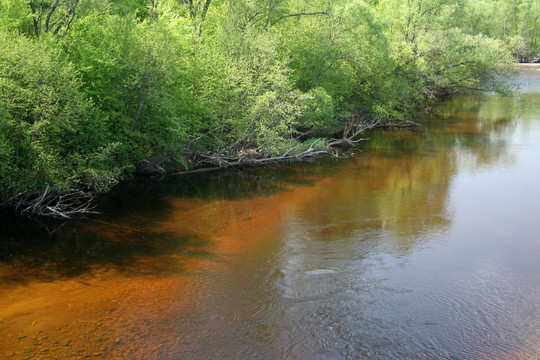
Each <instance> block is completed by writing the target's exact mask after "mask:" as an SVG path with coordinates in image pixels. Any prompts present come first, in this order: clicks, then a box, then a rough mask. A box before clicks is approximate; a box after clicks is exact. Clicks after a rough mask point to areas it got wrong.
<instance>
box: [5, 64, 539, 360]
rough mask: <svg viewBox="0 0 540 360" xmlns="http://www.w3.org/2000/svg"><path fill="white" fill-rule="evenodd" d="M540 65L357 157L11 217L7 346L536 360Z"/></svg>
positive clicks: (142, 187)
mask: <svg viewBox="0 0 540 360" xmlns="http://www.w3.org/2000/svg"><path fill="white" fill-rule="evenodd" d="M539 69H540V68H537V67H528V68H525V70H523V72H522V74H521V75H520V76H519V77H518V79H517V81H518V82H519V83H520V84H521V92H520V94H518V95H516V96H512V97H500V96H497V95H490V94H487V95H474V96H463V97H456V98H453V99H450V100H447V101H444V102H442V103H438V104H433V106H432V107H433V109H432V110H433V114H434V115H429V116H427V115H426V116H425V117H423V118H421V119H419V122H420V123H421V124H422V126H420V127H418V128H415V129H389V130H385V131H380V130H378V131H376V132H373V133H371V134H368V136H369V137H370V140H369V141H367V142H365V143H364V144H363V147H364V148H365V149H366V150H365V151H354V152H351V154H350V157H349V158H347V159H339V160H336V159H323V160H320V161H317V162H314V163H306V164H279V165H276V166H272V167H264V168H258V169H251V170H247V171H245V172H243V173H238V172H229V173H221V174H213V175H208V174H207V175H199V176H190V177H170V178H166V179H163V180H161V181H156V180H155V179H154V180H147V181H143V180H138V182H135V181H134V182H129V183H125V184H123V185H122V186H119V187H118V189H116V190H115V191H114V192H113V193H112V194H110V195H108V196H107V197H105V198H103V199H102V200H101V203H100V207H99V210H100V211H101V212H102V213H101V214H99V215H96V216H94V217H93V218H92V219H87V220H79V221H77V222H72V223H68V224H64V225H63V226H57V225H55V224H43V223H42V224H38V223H37V222H35V221H24V222H23V221H19V220H16V219H8V218H7V217H5V216H4V218H3V219H2V220H1V221H0V234H1V235H0V358H8V359H40V358H42V359H77V358H81V359H83V358H99V359H537V358H538V357H540V180H539V179H540V94H538V93H535V91H536V90H540V70H539Z"/></svg>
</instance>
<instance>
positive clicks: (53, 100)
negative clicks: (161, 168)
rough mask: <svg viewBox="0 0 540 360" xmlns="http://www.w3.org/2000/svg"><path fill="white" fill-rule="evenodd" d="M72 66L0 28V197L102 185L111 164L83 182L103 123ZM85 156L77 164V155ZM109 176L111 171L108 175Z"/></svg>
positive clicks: (43, 47)
mask: <svg viewBox="0 0 540 360" xmlns="http://www.w3.org/2000/svg"><path fill="white" fill-rule="evenodd" d="M80 88H81V83H80V82H79V81H78V80H77V78H76V73H75V71H74V69H73V67H72V66H71V65H70V64H69V63H67V62H65V61H63V60H62V59H61V57H60V56H59V54H58V52H57V51H55V50H54V49H51V48H50V47H49V46H47V45H46V44H45V43H40V42H35V41H33V40H32V39H28V38H25V37H23V36H19V35H15V34H14V33H7V32H0V104H1V108H0V109H1V110H0V128H1V129H2V137H1V138H0V140H1V145H0V157H1V158H2V160H3V161H2V164H3V165H2V178H1V181H0V184H1V186H0V189H1V192H2V194H1V196H2V197H8V196H11V195H14V194H15V193H16V192H20V191H23V192H24V191H33V190H38V189H40V188H43V187H45V185H51V186H53V187H54V188H56V189H58V190H66V189H69V188H71V187H73V186H77V185H80V184H84V186H86V187H92V188H93V187H96V188H100V189H103V188H104V187H106V185H107V184H109V183H110V181H109V180H108V177H110V176H113V177H115V176H116V175H117V172H118V169H117V168H116V167H115V166H114V165H112V164H109V165H110V166H108V167H107V169H106V171H104V172H102V173H101V176H100V177H96V178H94V180H93V182H92V184H89V183H87V182H83V181H82V178H83V177H84V174H85V173H86V172H92V171H94V167H93V165H96V164H97V162H96V160H95V159H96V157H99V156H102V154H101V151H100V147H102V146H104V144H106V142H104V134H105V133H106V131H105V128H104V122H103V119H102V117H101V116H100V113H99V112H98V111H96V109H95V108H94V106H93V104H92V102H91V101H89V100H88V99H86V98H85V96H84V93H83V92H82V91H81V89H80ZM81 158H84V159H85V161H84V162H81V161H79V159H81ZM109 174H112V175H109Z"/></svg>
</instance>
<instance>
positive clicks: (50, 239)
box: [0, 219, 218, 283]
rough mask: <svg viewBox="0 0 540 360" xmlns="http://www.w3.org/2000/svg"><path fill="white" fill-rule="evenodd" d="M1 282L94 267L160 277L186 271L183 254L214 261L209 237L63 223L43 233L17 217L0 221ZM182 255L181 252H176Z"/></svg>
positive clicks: (70, 273)
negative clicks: (54, 231)
mask: <svg viewBox="0 0 540 360" xmlns="http://www.w3.org/2000/svg"><path fill="white" fill-rule="evenodd" d="M0 233H2V234H5V237H4V238H3V239H2V240H1V241H0V266H2V267H3V268H4V270H6V269H8V268H10V269H11V271H3V272H2V271H0V281H1V282H3V283H24V282H26V281H29V280H32V279H39V280H41V281H53V280H56V279H63V278H73V277H79V276H81V275H84V274H85V273H88V272H90V271H91V270H92V269H93V268H94V267H95V266H102V267H105V268H107V269H109V270H115V271H118V272H120V273H122V274H124V275H126V276H132V275H133V276H141V275H143V276H144V275H150V276H160V275H166V274H170V273H177V272H182V271H185V269H184V267H183V260H182V259H183V258H187V259H189V258H204V259H205V260H209V261H218V259H217V258H216V257H215V256H214V255H213V254H212V253H211V252H210V251H209V250H208V247H209V245H210V244H211V242H210V240H208V239H201V238H199V237H197V236H195V235H192V234H185V235H181V236H179V235H177V234H172V233H159V232H151V231H142V230H139V229H135V228H127V227H122V226H120V225H118V226H115V225H109V224H99V223H98V224H94V225H88V226H87V225H84V224H79V225H78V226H76V225H75V224H68V225H66V226H64V227H63V228H62V229H60V230H59V231H57V232H56V233H55V234H53V235H48V234H47V233H46V230H45V229H44V228H43V227H42V226H41V225H39V224H36V225H35V226H33V225H32V224H31V223H28V222H20V221H18V220H16V219H13V221H9V222H7V221H6V222H1V223H0ZM179 254H181V256H179Z"/></svg>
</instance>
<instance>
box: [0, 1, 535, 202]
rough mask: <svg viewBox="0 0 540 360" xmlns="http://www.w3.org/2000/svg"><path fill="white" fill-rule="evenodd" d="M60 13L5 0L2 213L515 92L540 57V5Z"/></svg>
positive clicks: (0, 66)
mask: <svg viewBox="0 0 540 360" xmlns="http://www.w3.org/2000/svg"><path fill="white" fill-rule="evenodd" d="M54 4H55V2H53V1H41V0H38V1H29V2H23V1H16V0H0V162H1V163H2V167H1V168H0V186H1V187H0V203H2V202H3V201H4V200H5V199H9V198H10V197H11V196H13V195H15V194H18V193H23V194H26V193H31V192H33V191H39V190H40V189H43V188H44V187H46V186H52V187H54V188H55V189H57V190H62V191H67V190H69V189H72V188H81V187H82V188H87V189H91V190H95V191H103V190H106V189H107V188H108V187H110V186H111V184H113V183H114V182H115V181H117V180H118V179H119V178H120V177H121V176H122V174H124V173H125V172H130V171H136V170H137V169H139V167H140V168H143V167H144V168H147V164H149V163H150V164H154V165H159V166H170V167H178V166H185V165H186V164H187V162H188V161H187V159H186V153H185V151H186V149H187V148H189V149H190V151H194V152H199V154H202V153H205V152H211V153H218V154H222V155H224V154H241V153H242V151H246V150H250V151H255V152H256V153H258V154H262V155H272V154H284V153H286V152H287V151H288V150H290V149H291V148H293V147H295V150H294V151H293V152H291V153H298V152H302V151H303V150H302V149H304V150H305V149H306V147H307V148H309V146H311V145H312V146H313V147H321V146H323V143H322V142H317V143H316V144H311V145H310V142H309V141H307V142H306V143H305V144H304V145H301V143H300V139H305V138H307V137H310V136H325V135H327V134H329V133H332V134H333V133H336V132H338V131H340V130H341V129H343V127H344V126H345V124H346V123H347V122H348V121H349V119H350V118H351V116H353V117H355V118H356V117H358V115H361V117H364V118H367V119H377V120H381V121H385V120H392V121H394V120H396V119H397V120H399V119H405V118H407V117H409V116H411V114H412V113H413V112H414V111H415V110H416V109H418V107H419V106H420V104H421V102H422V100H424V99H425V98H426V97H432V96H440V95H446V94H450V93H454V92H457V91H462V90H466V89H472V88H479V87H482V86H488V85H489V86H492V87H494V88H498V89H501V91H506V88H505V86H504V82H503V81H501V79H503V78H502V77H501V74H503V73H504V71H505V69H507V68H508V64H509V63H510V62H511V61H510V57H509V53H510V52H512V53H514V54H515V55H517V56H525V55H526V56H529V55H531V54H533V53H535V51H536V47H537V41H536V38H537V35H536V32H537V31H536V22H537V19H538V9H537V3H536V1H533V0H512V1H510V0H499V1H495V0H458V1H447V0H410V1H401V0H377V1H373V0H371V1H362V0H339V1H329V0H310V1H304V0H270V1H269V0H247V1H228V2H224V1H222V2H219V1H210V0H204V1H197V2H190V1H183V0H160V1H146V0H127V1H121V2H115V1H109V0H107V1H101V0H85V1H76V0H66V1H62V2H58V3H57V4H56V5H58V6H56V5H54ZM486 14H488V15H489V16H486ZM501 84H502V85H501ZM195 140H196V141H195ZM141 164H144V166H141Z"/></svg>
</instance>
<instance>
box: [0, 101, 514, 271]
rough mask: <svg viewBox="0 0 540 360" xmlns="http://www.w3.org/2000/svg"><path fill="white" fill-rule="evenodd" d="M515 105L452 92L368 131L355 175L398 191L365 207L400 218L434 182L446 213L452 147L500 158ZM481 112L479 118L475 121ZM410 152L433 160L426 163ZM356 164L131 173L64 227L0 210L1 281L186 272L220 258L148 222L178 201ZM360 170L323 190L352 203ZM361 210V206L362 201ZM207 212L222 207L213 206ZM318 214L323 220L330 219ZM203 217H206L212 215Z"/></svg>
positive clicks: (287, 182) (250, 193)
mask: <svg viewBox="0 0 540 360" xmlns="http://www.w3.org/2000/svg"><path fill="white" fill-rule="evenodd" d="M486 103H487V105H486ZM483 104H484V105H483ZM512 104H513V101H510V100H504V99H503V100H501V99H500V98H498V97H495V96H492V97H490V98H488V99H487V100H486V99H484V100H482V101H480V100H479V99H478V98H477V97H462V98H455V99H452V100H449V101H446V102H444V103H443V104H441V105H440V106H439V107H438V109H439V111H438V114H437V115H435V117H436V118H438V119H442V121H440V120H437V121H431V120H433V119H426V120H425V121H424V120H420V121H421V122H422V126H421V127H418V128H414V129H410V130H404V129H399V130H397V129H387V130H383V131H380V130H378V131H375V132H371V133H369V134H367V136H368V137H370V140H369V142H368V143H366V145H365V146H366V147H369V148H370V149H371V150H370V152H371V153H372V154H373V156H371V160H367V161H357V163H358V170H361V171H362V174H366V173H369V176H371V177H373V179H370V178H368V179H364V182H363V183H362V184H364V185H363V186H364V187H365V188H366V189H365V191H366V194H367V191H368V189H371V188H377V189H380V190H384V189H386V190H388V189H389V188H392V187H394V188H395V189H396V191H395V192H394V193H395V194H396V196H390V197H389V198H388V199H386V198H381V196H384V193H385V192H379V193H376V194H373V193H369V196H367V195H366V199H363V201H364V203H370V202H373V206H372V207H373V208H374V209H380V211H381V212H382V210H383V209H386V208H388V209H395V208H397V209H404V210H403V212H404V214H403V216H400V217H397V218H402V217H403V218H407V216H408V215H407V214H406V213H405V212H406V210H407V209H410V206H408V205H407V204H408V203H410V202H411V201H412V199H413V198H414V199H423V198H426V199H428V198H429V199H431V198H432V197H433V196H434V195H433V193H434V189H439V188H440V189H441V190H440V191H441V194H440V196H437V199H439V200H438V201H434V200H429V199H428V200H429V201H428V200H426V201H427V202H430V204H431V203H433V204H435V203H437V204H440V205H439V207H440V208H441V209H439V210H437V209H431V208H430V207H429V206H428V208H430V209H431V211H432V213H436V214H442V215H441V216H443V215H444V211H443V210H444V209H443V208H444V204H445V203H446V200H445V199H446V194H447V189H448V186H449V184H450V182H451V179H452V176H453V175H452V174H453V173H454V172H455V166H456V165H455V162H456V160H455V158H456V154H457V153H458V152H460V151H461V152H463V151H465V152H467V151H470V152H474V154H473V155H474V157H475V159H476V162H478V163H481V164H485V165H489V164H493V163H497V162H500V161H501V159H504V156H505V154H506V152H507V144H506V142H505V137H508V136H507V135H508V133H509V132H512V131H514V130H515V122H514V118H515V109H514V108H513V105H512ZM493 115H496V116H493ZM478 119H482V121H476V120H478ZM485 119H490V120H489V121H488V120H485ZM447 120H448V121H447ZM494 145H496V146H494ZM456 149H457V150H458V151H456ZM469 149H471V150H469ZM413 158H414V159H413ZM416 158H424V159H427V158H429V159H432V160H431V161H427V162H426V161H418V159H416ZM438 158H441V161H439V160H438ZM391 159H394V160H399V161H398V162H394V161H390V160H391ZM400 159H401V160H400ZM405 159H406V160H405ZM415 159H416V160H415ZM443 160H444V161H443ZM353 163H355V161H354V160H353V161H352V162H349V160H347V159H342V160H335V159H330V158H324V159H318V160H317V161H315V162H310V163H281V164H275V165H272V166H267V167H258V168H249V169H243V170H242V171H224V172H221V173H208V174H193V175H190V176H168V177H164V178H161V179H159V178H137V179H133V180H130V181H126V182H124V183H122V184H121V185H119V186H118V187H117V188H115V189H114V190H113V191H112V192H110V193H109V194H106V195H104V196H103V197H102V198H101V199H99V207H98V210H99V211H100V212H101V214H100V215H98V216H95V217H93V218H91V219H88V220H84V221H78V222H71V223H68V224H64V225H63V226H52V227H51V226H50V224H48V227H44V226H43V224H38V223H36V222H34V221H32V220H28V219H26V220H25V219H16V218H8V217H7V216H2V221H0V234H1V236H0V270H1V269H2V267H3V266H2V265H6V266H8V267H12V268H13V269H14V270H16V271H14V272H11V273H10V274H11V275H9V276H11V278H9V276H8V275H5V274H4V273H1V274H0V276H8V278H5V279H4V280H5V281H11V282H22V281H25V280H28V279H32V278H35V279H42V280H45V281H46V280H53V279H57V278H65V277H76V276H80V275H81V274H85V273H88V272H89V271H90V270H91V269H92V268H93V267H96V266H101V267H104V268H113V269H115V270H116V271H119V272H122V273H125V274H127V275H131V274H133V275H155V274H160V275H164V274H167V273H170V272H181V271H184V270H185V269H184V268H183V266H182V261H183V260H182V259H186V258H189V257H199V258H201V257H202V258H204V259H205V260H207V261H213V262H216V261H220V259H218V258H217V257H216V256H215V255H214V254H213V253H212V251H211V250H212V241H211V240H209V239H208V238H201V237H200V236H201V235H195V234H194V233H193V232H192V231H191V230H189V229H188V230H187V231H185V232H178V231H175V228H174V225H171V226H173V228H172V229H162V230H156V228H155V227H153V223H156V222H162V223H163V222H174V221H175V216H184V215H182V213H180V214H178V211H177V210H179V209H178V208H177V207H176V206H178V202H177V200H181V201H183V200H194V201H195V202H191V201H186V202H185V203H184V202H182V205H181V206H185V207H186V208H185V209H184V208H183V209H182V211H186V216H188V215H187V213H188V212H189V210H190V209H189V207H190V206H200V205H203V204H205V203H210V202H213V201H238V200H244V199H253V198H259V197H270V196H274V195H277V194H280V193H283V192H288V191H292V190H293V189H294V188H297V187H309V186H314V185H316V184H317V182H318V181H319V180H321V179H322V178H326V177H332V175H333V174H335V173H337V172H339V171H342V170H343V168H344V164H349V165H347V166H348V168H351V166H350V165H351V164H353ZM442 164H444V166H443V165H442ZM441 166H443V167H441ZM386 167H388V168H387V169H386ZM381 169H385V170H384V171H380V170H381ZM349 171H350V170H349ZM357 176H358V175H355V176H354V177H351V178H350V179H349V178H347V179H348V180H347V181H346V182H345V183H339V186H340V187H341V188H337V189H334V190H335V192H334V193H333V195H332V196H330V197H329V198H330V199H338V198H341V197H340V196H341V195H340V194H342V193H343V194H342V197H343V199H345V200H344V201H346V199H349V198H350V199H351V200H350V201H351V202H352V203H351V206H353V207H354V206H356V205H355V202H356V200H354V199H356V198H355V197H354V196H351V194H357V195H358V194H363V193H364V192H363V190H362V189H357V186H358V184H360V183H359V182H358V178H357ZM411 176H412V177H411ZM417 177H418V179H419V180H420V179H423V180H422V182H420V181H414V182H411V181H412V180H411V179H415V178H417ZM426 179H431V180H429V181H431V182H429V181H428V182H429V184H430V185H429V186H425V182H426V181H427V180H426ZM372 182H373V184H372ZM344 184H346V185H347V186H349V187H350V189H349V190H350V191H351V193H347V192H345V191H344V189H343V187H344ZM381 184H385V185H384V186H382V185H381ZM441 184H442V185H441ZM443 185H444V186H443ZM347 189H348V188H347ZM411 189H412V190H411ZM426 189H427V190H426ZM413 190H414V191H413ZM426 191H428V192H426ZM387 192H388V191H387ZM388 193H390V192H388ZM394 193H392V194H394ZM377 194H379V195H377ZM400 194H401V195H400ZM376 195H377V196H376ZM171 200H172V201H171ZM175 202H176V204H175ZM382 203H384V204H385V206H382V205H381V204H382ZM433 206H435V205H433ZM223 209H226V207H223ZM355 209H356V207H355ZM344 211H345V212H350V210H344ZM358 211H359V212H361V208H359V209H358ZM411 211H412V210H411ZM321 213H323V214H326V213H327V212H325V211H322V212H321ZM381 214H382V215H384V214H383V213H381ZM382 215H381V216H382ZM211 216H216V217H220V216H226V214H219V213H216V214H214V213H212V214H211ZM320 216H323V215H320ZM366 216H367V215H366ZM443 217H444V216H443ZM385 218H387V220H386V221H385V224H386V226H389V225H388V224H389V220H388V219H392V218H396V217H395V216H393V217H392V216H390V215H388V216H386V217H385ZM430 219H431V217H430ZM322 220H324V222H325V223H329V222H331V221H332V219H322ZM337 220H339V219H337ZM337 220H336V221H337ZM205 221H210V222H209V223H208V224H211V223H212V221H213V220H211V219H210V220H208V219H207V220H205ZM422 221H424V220H422ZM440 221H441V220H440V219H439V218H436V219H435V218H434V219H433V222H434V223H440ZM147 225H149V226H147ZM351 226H352V225H351ZM396 226H397V225H396ZM411 226H412V225H411ZM157 229H159V227H158V228H157ZM402 230H403V229H402ZM182 231H183V230H182ZM351 231H352V230H351ZM404 233H407V232H404ZM4 267H5V266H4ZM17 273H18V274H17ZM2 274H4V275H2Z"/></svg>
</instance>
